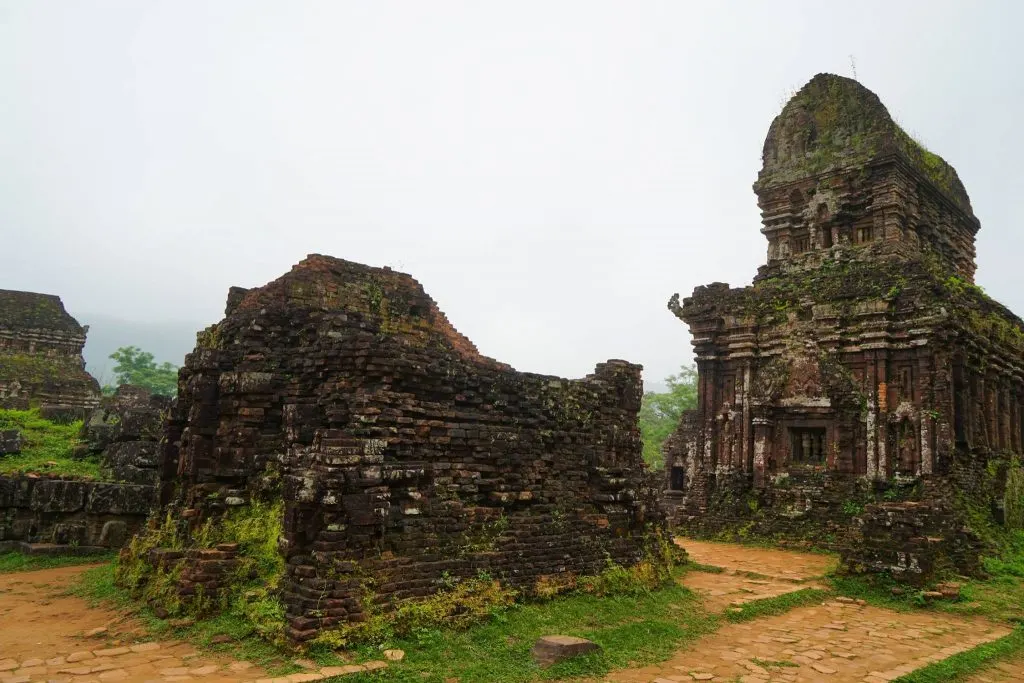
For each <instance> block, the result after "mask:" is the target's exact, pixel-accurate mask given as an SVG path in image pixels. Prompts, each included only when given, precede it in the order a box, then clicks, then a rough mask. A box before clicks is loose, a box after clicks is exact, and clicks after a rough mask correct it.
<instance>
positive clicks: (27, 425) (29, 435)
mask: <svg viewBox="0 0 1024 683" xmlns="http://www.w3.org/2000/svg"><path fill="white" fill-rule="evenodd" d="M0 429H17V430H18V431H19V432H21V435H22V437H24V439H25V445H24V446H23V447H22V450H21V453H17V454H10V455H4V456H0V475H12V474H29V473H37V474H42V475H53V474H57V475H61V476H67V477H74V478H81V479H100V478H102V477H101V472H100V464H99V462H98V461H97V460H96V459H95V458H81V459H79V458H74V457H72V454H73V453H74V451H75V448H76V447H77V446H78V445H79V444H80V441H79V439H78V434H79V432H80V431H81V429H82V423H81V422H80V421H79V422H72V423H71V424H66V425H64V424H57V423H54V422H50V421H49V420H44V419H43V418H42V417H40V416H39V411H38V410H36V409H32V410H0Z"/></svg>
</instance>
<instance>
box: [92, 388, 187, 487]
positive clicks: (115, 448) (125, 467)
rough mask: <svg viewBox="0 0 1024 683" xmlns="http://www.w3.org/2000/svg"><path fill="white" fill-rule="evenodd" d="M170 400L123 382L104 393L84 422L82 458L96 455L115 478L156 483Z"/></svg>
mask: <svg viewBox="0 0 1024 683" xmlns="http://www.w3.org/2000/svg"><path fill="white" fill-rule="evenodd" d="M170 407H171V399H170V398H168V397H166V396H160V395H158V394H154V393H152V392H151V391H150V390H149V389H146V388H145V387H139V386H133V385H130V384H122V385H121V386H119V387H118V388H117V390H116V391H115V392H114V395H113V396H105V397H104V398H103V399H102V400H101V401H100V405H99V407H97V408H96V409H94V410H93V411H92V412H91V413H90V414H89V416H88V417H87V418H86V420H85V421H84V423H83V425H82V434H81V438H82V441H83V447H82V449H81V453H79V455H80V456H82V457H89V456H92V457H96V458H98V459H99V461H100V464H101V466H102V467H103V470H104V471H106V472H108V473H109V476H110V478H111V479H112V480H114V481H122V482H129V483H132V484H148V485H150V486H156V485H157V484H158V483H159V480H160V470H159V467H160V454H161V445H160V440H161V439H162V438H163V431H164V419H165V418H166V416H167V412H168V411H169V410H170Z"/></svg>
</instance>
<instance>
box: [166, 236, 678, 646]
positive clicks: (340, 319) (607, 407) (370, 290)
mask: <svg viewBox="0 0 1024 683" xmlns="http://www.w3.org/2000/svg"><path fill="white" fill-rule="evenodd" d="M178 396H179V399H178V402H177V404H176V406H175V407H174V408H173V410H172V413H171V417H170V420H169V423H168V431H167V444H166V450H165V453H164V459H163V482H164V485H163V496H164V500H165V501H166V502H167V503H170V504H172V505H174V506H175V507H176V508H178V509H180V510H182V515H183V516H184V517H186V518H189V519H191V520H193V521H194V523H196V524H198V523H200V522H201V521H202V520H204V519H206V518H208V517H209V516H210V515H217V514H221V513H223V512H224V511H225V510H227V509H229V508H231V507H234V506H241V505H245V504H246V503H247V502H249V501H251V500H253V499H256V498H268V497H276V496H280V497H281V498H283V502H284V519H283V529H284V533H283V536H282V539H281V543H280V547H281V550H282V552H283V554H284V556H285V558H286V560H287V571H286V576H285V577H284V580H283V582H282V599H283V601H284V603H285V606H286V609H287V614H288V621H289V629H288V633H289V636H290V637H291V638H292V639H294V640H297V641H302V640H307V639H309V638H312V637H314V636H315V635H316V634H317V633H318V632H319V631H320V630H322V629H325V628H330V627H332V626H338V625H341V624H344V623H346V622H350V621H359V620H362V619H364V618H365V617H366V610H367V609H368V607H369V605H368V604H367V600H366V599H365V596H366V594H367V591H368V590H369V591H371V592H372V594H373V595H374V597H373V598H372V601H373V602H374V603H376V604H385V605H387V604H392V603H393V602H394V601H396V600H404V599H410V598H417V597H422V596H426V595H430V594H432V593H434V592H436V591H437V590H438V589H439V587H440V586H441V585H442V583H443V582H444V581H448V580H458V579H460V578H468V577H473V576H476V575H477V574H478V573H480V572H487V573H488V574H490V575H491V576H493V577H495V578H500V579H501V580H502V581H503V582H505V583H506V584H508V585H511V586H514V587H516V588H518V589H521V590H523V591H525V592H530V591H532V590H533V588H534V586H535V585H536V584H537V582H538V581H539V580H544V579H546V578H550V577H551V576H556V577H566V576H568V575H570V574H593V573H596V572H599V571H601V570H602V569H603V568H604V567H605V566H606V565H607V562H609V561H614V562H618V563H621V564H625V565H630V564H633V563H635V562H637V561H638V560H640V559H641V557H642V556H643V554H644V551H645V547H644V546H645V543H646V542H647V540H649V538H650V535H649V531H650V527H651V526H654V527H657V526H658V525H659V524H660V520H661V516H660V512H659V510H658V507H657V505H656V502H655V500H654V491H653V490H652V489H651V488H650V486H649V485H645V483H644V482H645V478H644V472H643V466H642V459H641V455H640V439H639V430H638V422H637V420H638V411H639V407H640V397H641V382H640V367H639V366H637V365H632V364H629V363H626V362H624V361H609V362H607V363H602V364H599V365H598V366H597V368H596V369H595V372H594V374H592V375H589V376H588V377H586V378H584V379H582V380H565V379H560V378H557V377H549V376H543V375H536V374H528V373H519V372H516V371H514V370H512V369H511V368H510V367H508V366H507V365H504V364H501V363H498V362H496V361H494V360H491V359H489V358H486V357H484V356H482V355H480V353H479V352H478V351H477V349H476V347H475V346H474V345H473V344H472V343H471V342H470V341H469V340H468V339H466V338H465V337H464V336H462V335H461V334H459V333H458V332H457V331H456V330H455V329H454V328H453V327H452V326H451V325H450V324H449V322H448V321H447V319H446V318H445V316H444V315H443V314H442V313H441V312H440V311H439V310H438V308H437V306H436V304H435V303H434V302H433V301H432V300H431V299H430V298H429V297H428V296H427V295H426V293H425V292H424V291H423V289H422V287H420V285H419V284H418V283H417V282H416V281H415V280H413V279H412V278H410V277H409V276H408V275H405V274H402V273H397V272H394V271H391V270H390V269H387V268H370V267H367V266H363V265H359V264H355V263H350V262H346V261H342V260H340V259H335V258H331V257H326V256H319V255H314V256H310V257H309V258H307V259H306V260H304V261H303V262H301V263H300V264H298V265H297V266H295V267H294V268H293V269H292V271H291V272H290V273H288V274H286V275H285V276H283V277H281V278H279V279H278V280H275V281H274V282H271V283H270V284H268V285H266V286H265V287H261V288H258V289H254V290H249V291H246V290H242V289H240V288H233V289H232V291H231V293H230V295H229V300H228V307H227V311H226V317H225V319H224V320H223V321H221V322H220V323H219V324H217V325H215V326H213V327H211V328H209V329H207V330H205V331H204V332H202V333H200V335H199V344H198V346H197V348H196V350H195V351H194V352H193V353H192V354H190V355H189V356H188V357H187V359H186V363H185V366H184V367H183V368H182V370H181V373H180V376H179V390H178ZM176 489H177V490H176Z"/></svg>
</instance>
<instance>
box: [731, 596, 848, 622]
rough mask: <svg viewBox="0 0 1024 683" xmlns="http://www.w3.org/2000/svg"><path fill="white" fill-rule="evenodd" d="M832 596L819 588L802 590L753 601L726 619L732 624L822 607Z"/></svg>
mask: <svg viewBox="0 0 1024 683" xmlns="http://www.w3.org/2000/svg"><path fill="white" fill-rule="evenodd" d="M830 595H832V593H831V592H829V591H826V590H821V589H818V588H802V589H800V590H798V591H793V592H792V593H783V594H782V595H777V596H775V597H773V598H764V599H762V600H751V601H750V602H747V603H744V604H742V605H740V606H738V607H736V608H735V610H736V611H733V610H729V611H728V612H726V613H725V618H726V619H728V620H729V621H732V622H740V621H751V620H752V619H760V618H761V617H770V616H774V615H776V614H785V613H786V612H788V611H789V610H791V609H796V608H797V607H806V606H808V605H820V604H821V601H822V600H824V599H825V598H827V597H829V596H830Z"/></svg>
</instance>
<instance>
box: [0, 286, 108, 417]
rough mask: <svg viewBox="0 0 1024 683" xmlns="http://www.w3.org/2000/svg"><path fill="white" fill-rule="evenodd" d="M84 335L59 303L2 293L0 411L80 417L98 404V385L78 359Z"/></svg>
mask: <svg viewBox="0 0 1024 683" xmlns="http://www.w3.org/2000/svg"><path fill="white" fill-rule="evenodd" d="M88 331H89V328H88V327H83V326H81V325H79V324H78V321H77V320H75V319H74V318H72V317H71V316H70V315H68V312H67V311H66V310H64V304H63V303H61V300H60V298H59V297H56V296H53V295H50V294H36V293H34V292H17V291H11V290H6V289H0V407H5V408H27V407H29V405H30V404H41V405H46V406H67V407H69V408H71V409H77V412H79V413H82V412H84V409H87V408H92V407H94V406H95V405H96V404H97V403H99V398H100V387H99V383H98V382H97V381H96V380H95V378H93V377H92V376H91V375H90V374H89V373H87V372H86V371H85V360H84V359H83V358H82V348H83V347H84V346H85V335H86V333H87V332H88ZM51 410H52V408H51ZM72 412H76V411H75V410H72Z"/></svg>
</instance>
